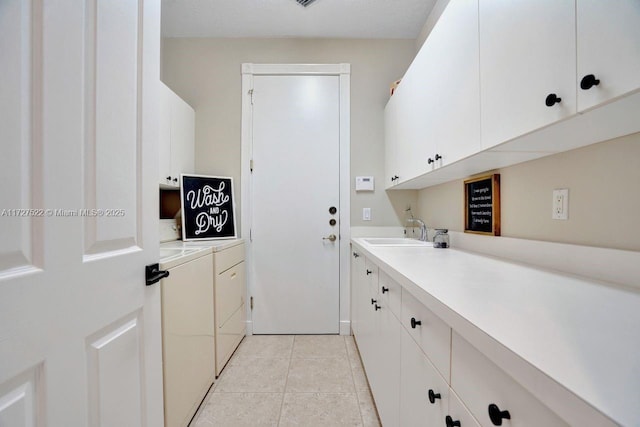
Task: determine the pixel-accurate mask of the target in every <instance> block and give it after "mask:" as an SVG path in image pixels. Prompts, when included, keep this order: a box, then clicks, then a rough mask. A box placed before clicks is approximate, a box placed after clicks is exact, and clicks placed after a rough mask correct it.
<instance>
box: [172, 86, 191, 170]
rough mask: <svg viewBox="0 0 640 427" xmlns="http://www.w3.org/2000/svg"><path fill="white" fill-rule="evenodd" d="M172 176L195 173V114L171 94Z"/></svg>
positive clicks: (176, 96) (177, 97)
mask: <svg viewBox="0 0 640 427" xmlns="http://www.w3.org/2000/svg"><path fill="white" fill-rule="evenodd" d="M171 95H172V97H171V175H172V176H174V177H178V178H179V177H180V174H181V173H193V171H194V161H195V160H194V144H195V112H194V111H193V108H191V107H190V106H189V104H187V103H186V102H184V101H183V100H182V98H180V97H179V96H178V95H176V94H175V93H173V92H172V93H171Z"/></svg>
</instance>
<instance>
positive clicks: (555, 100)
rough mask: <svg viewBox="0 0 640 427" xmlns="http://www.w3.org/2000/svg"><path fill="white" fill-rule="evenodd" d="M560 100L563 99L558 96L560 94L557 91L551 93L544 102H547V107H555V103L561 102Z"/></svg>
mask: <svg viewBox="0 0 640 427" xmlns="http://www.w3.org/2000/svg"><path fill="white" fill-rule="evenodd" d="M560 101H562V98H558V95H556V94H555V93H550V94H549V96H547V99H545V100H544V103H545V104H547V107H553V105H554V104H557V103H560Z"/></svg>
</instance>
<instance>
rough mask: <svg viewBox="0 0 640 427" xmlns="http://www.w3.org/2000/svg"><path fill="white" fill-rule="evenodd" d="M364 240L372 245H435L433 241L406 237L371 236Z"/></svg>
mask: <svg viewBox="0 0 640 427" xmlns="http://www.w3.org/2000/svg"><path fill="white" fill-rule="evenodd" d="M363 240H364V241H365V242H367V243H368V244H370V245H372V246H416V247H433V242H423V241H422V240H416V239H407V238H406V237H371V238H367V239H363Z"/></svg>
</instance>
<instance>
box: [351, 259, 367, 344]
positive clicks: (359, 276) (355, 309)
mask: <svg viewBox="0 0 640 427" xmlns="http://www.w3.org/2000/svg"><path fill="white" fill-rule="evenodd" d="M363 275H364V256H362V255H361V254H360V252H359V251H358V250H356V249H355V248H352V250H351V330H352V332H353V335H354V336H355V337H356V340H357V341H358V347H361V343H360V333H361V325H362V315H363V313H362V307H363V298H364V295H363V291H362V288H363V285H362V282H363V280H364V279H363ZM360 350H361V352H362V349H360Z"/></svg>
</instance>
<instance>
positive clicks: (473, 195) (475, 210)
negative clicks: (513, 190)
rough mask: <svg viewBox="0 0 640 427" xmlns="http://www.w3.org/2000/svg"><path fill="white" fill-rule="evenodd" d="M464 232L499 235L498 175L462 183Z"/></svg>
mask: <svg viewBox="0 0 640 427" xmlns="http://www.w3.org/2000/svg"><path fill="white" fill-rule="evenodd" d="M464 232H465V233H476V234H487V235H490V236H499V235H500V174H493V175H486V176H481V177H478V178H472V179H467V180H465V181H464Z"/></svg>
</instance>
